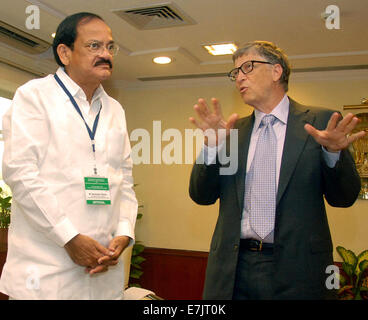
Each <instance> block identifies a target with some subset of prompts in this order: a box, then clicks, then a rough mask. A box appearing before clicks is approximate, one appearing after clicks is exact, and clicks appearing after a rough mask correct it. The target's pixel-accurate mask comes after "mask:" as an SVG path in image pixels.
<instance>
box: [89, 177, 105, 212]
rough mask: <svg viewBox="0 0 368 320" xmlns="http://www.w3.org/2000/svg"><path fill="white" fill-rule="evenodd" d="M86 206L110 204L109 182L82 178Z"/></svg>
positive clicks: (93, 178) (97, 178)
mask: <svg viewBox="0 0 368 320" xmlns="http://www.w3.org/2000/svg"><path fill="white" fill-rule="evenodd" d="M84 189H85V192H86V200H87V204H92V205H106V204H111V198H110V189H109V180H108V179H107V178H103V177H84Z"/></svg>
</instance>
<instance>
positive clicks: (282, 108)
mask: <svg viewBox="0 0 368 320" xmlns="http://www.w3.org/2000/svg"><path fill="white" fill-rule="evenodd" d="M270 114H272V115H274V116H275V117H276V118H277V119H278V120H279V121H281V122H282V123H283V124H287V119H288V115H289V98H288V96H287V95H286V94H285V95H284V97H283V98H282V99H281V101H280V102H279V104H278V105H277V106H276V107H275V108H274V109H273V110H272V112H271V113H270ZM265 115H266V113H263V112H261V111H259V110H257V109H254V116H255V120H254V128H257V129H258V128H259V125H260V123H261V120H262V118H263V117H264V116H265Z"/></svg>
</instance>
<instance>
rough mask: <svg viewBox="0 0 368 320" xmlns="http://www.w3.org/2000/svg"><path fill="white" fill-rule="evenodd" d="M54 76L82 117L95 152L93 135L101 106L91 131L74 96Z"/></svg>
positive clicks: (55, 76) (56, 76)
mask: <svg viewBox="0 0 368 320" xmlns="http://www.w3.org/2000/svg"><path fill="white" fill-rule="evenodd" d="M54 78H55V80H56V81H57V83H58V84H59V85H60V87H61V88H62V89H63V90H64V92H65V93H66V94H67V96H68V97H69V99H70V101H71V103H72V104H73V106H74V108H75V110H77V112H78V113H79V115H80V116H81V117H82V119H83V121H84V124H85V125H86V128H87V131H88V134H89V137H90V138H91V141H92V150H93V152H95V135H96V131H97V125H98V120H99V119H100V112H101V109H102V106H101V108H100V110H99V111H98V114H97V116H96V118H95V121H94V123H93V128H92V131H91V129H90V128H89V126H88V124H87V122H86V120H84V117H83V115H82V112H81V110H80V109H79V106H78V104H77V102H76V101H75V99H74V97H73V96H72V95H71V93H70V92H69V90H68V89H67V88H66V87H65V85H64V83H63V82H62V81H61V80H60V78H59V77H58V75H57V74H54Z"/></svg>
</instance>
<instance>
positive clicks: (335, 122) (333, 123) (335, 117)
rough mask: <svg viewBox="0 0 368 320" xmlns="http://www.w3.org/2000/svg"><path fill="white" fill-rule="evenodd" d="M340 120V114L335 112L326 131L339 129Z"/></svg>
mask: <svg viewBox="0 0 368 320" xmlns="http://www.w3.org/2000/svg"><path fill="white" fill-rule="evenodd" d="M340 118H341V115H340V114H339V113H338V112H334V113H333V114H332V116H331V118H330V120H329V121H328V123H327V127H326V130H328V131H332V130H334V129H335V128H336V127H337V125H338V122H339V119H340ZM340 122H341V121H340Z"/></svg>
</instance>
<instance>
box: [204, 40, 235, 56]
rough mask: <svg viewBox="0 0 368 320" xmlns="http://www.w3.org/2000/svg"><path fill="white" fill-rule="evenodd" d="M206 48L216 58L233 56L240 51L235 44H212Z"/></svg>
mask: <svg viewBox="0 0 368 320" xmlns="http://www.w3.org/2000/svg"><path fill="white" fill-rule="evenodd" d="M204 47H205V48H206V49H207V51H208V52H209V53H210V54H212V55H214V56H219V55H225V54H233V53H234V52H235V51H236V50H237V49H238V47H237V46H236V45H235V44H234V43H223V44H212V45H208V46H204Z"/></svg>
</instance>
